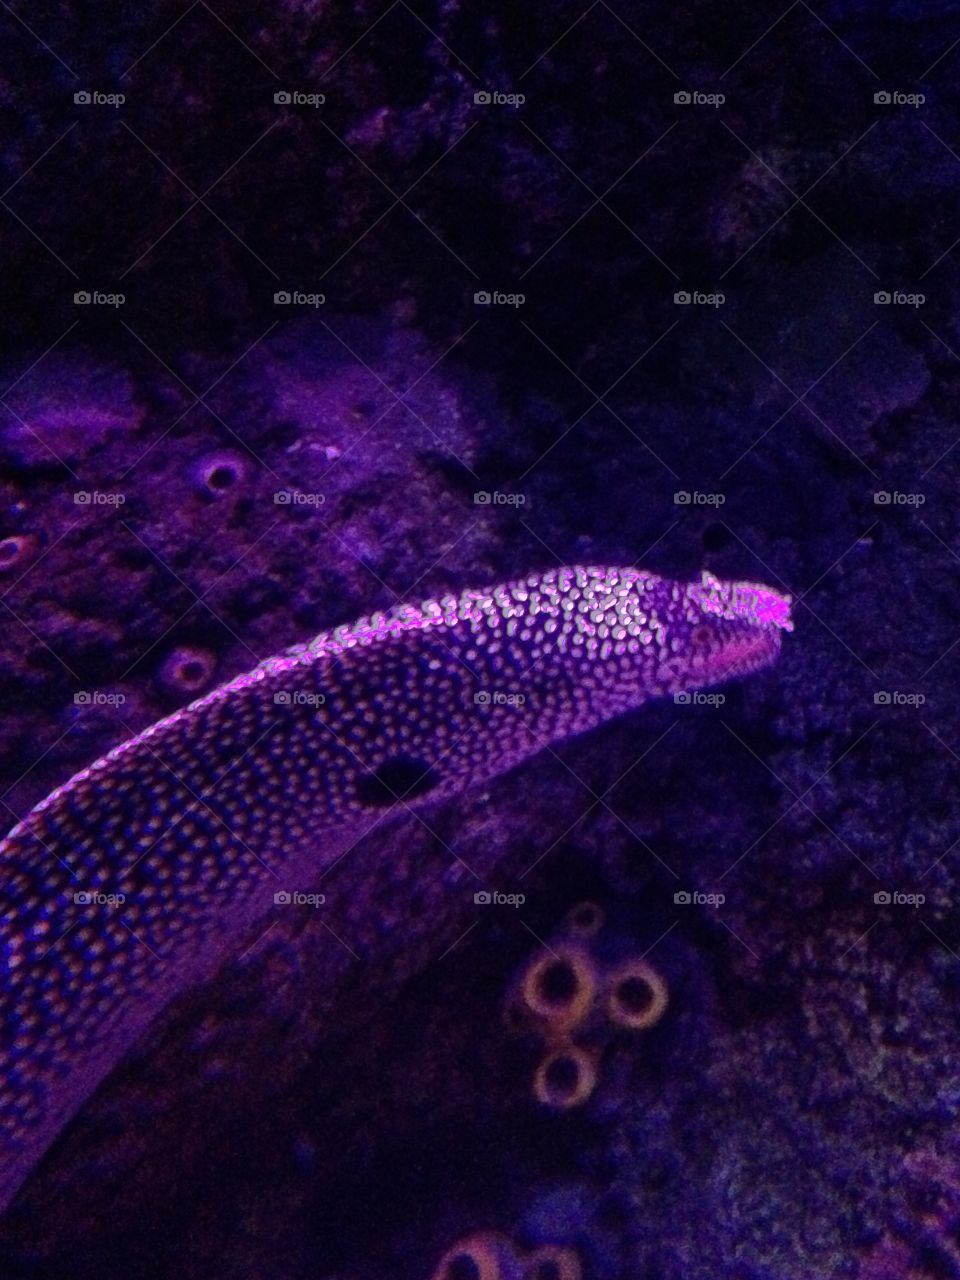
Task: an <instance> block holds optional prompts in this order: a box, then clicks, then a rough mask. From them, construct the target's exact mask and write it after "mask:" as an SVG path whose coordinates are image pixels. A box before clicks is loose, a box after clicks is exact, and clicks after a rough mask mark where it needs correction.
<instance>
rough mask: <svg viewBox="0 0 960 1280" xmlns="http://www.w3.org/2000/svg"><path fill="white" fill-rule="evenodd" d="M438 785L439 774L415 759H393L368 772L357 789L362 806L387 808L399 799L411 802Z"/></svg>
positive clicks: (422, 761)
mask: <svg viewBox="0 0 960 1280" xmlns="http://www.w3.org/2000/svg"><path fill="white" fill-rule="evenodd" d="M439 782H440V775H439V774H438V773H437V772H436V771H435V770H434V769H432V768H431V767H430V765H429V764H427V762H426V760H419V759H417V758H416V757H414V756H394V757H393V759H391V760H384V762H383V764H382V765H380V766H379V768H377V769H374V770H371V772H370V773H368V774H367V776H366V777H365V778H363V779H362V780H361V781H360V783H359V785H358V787H357V791H358V793H359V796H360V799H361V801H362V802H363V803H364V804H371V805H388V804H396V802H397V801H398V800H412V799H414V798H415V797H416V796H422V795H425V794H426V792H428V791H432V790H433V788H434V787H435V786H437V785H438V783H439Z"/></svg>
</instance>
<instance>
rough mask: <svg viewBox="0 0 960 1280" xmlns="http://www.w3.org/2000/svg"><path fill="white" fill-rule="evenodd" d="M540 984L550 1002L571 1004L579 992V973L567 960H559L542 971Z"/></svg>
mask: <svg viewBox="0 0 960 1280" xmlns="http://www.w3.org/2000/svg"><path fill="white" fill-rule="evenodd" d="M539 985H540V994H541V995H542V996H543V998H544V1000H545V1001H546V1002H547V1003H548V1004H554V1005H565V1004H569V1003H570V1001H571V1000H572V999H573V997H574V996H575V995H576V994H577V975H576V974H575V973H574V970H573V966H572V965H571V964H569V963H568V962H567V961H566V960H557V961H555V962H554V963H553V964H548V965H547V966H546V968H545V969H544V970H543V971H542V973H541V974H540V983H539Z"/></svg>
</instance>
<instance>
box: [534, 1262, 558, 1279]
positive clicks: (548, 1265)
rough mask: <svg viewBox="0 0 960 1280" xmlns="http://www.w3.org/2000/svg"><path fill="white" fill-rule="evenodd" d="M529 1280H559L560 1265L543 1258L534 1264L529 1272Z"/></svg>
mask: <svg viewBox="0 0 960 1280" xmlns="http://www.w3.org/2000/svg"><path fill="white" fill-rule="evenodd" d="M531 1280H561V1272H560V1263H559V1262H554V1261H553V1259H552V1258H543V1259H541V1261H540V1262H535V1263H534V1266H533V1271H532V1272H531Z"/></svg>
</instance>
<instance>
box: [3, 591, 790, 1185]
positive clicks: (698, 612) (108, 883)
mask: <svg viewBox="0 0 960 1280" xmlns="http://www.w3.org/2000/svg"><path fill="white" fill-rule="evenodd" d="M789 606H790V602H789V598H788V597H784V596H781V595H779V594H777V593H776V592H774V591H771V590H770V589H769V588H767V587H763V586H760V585H758V584H755V583H744V582H720V581H718V580H717V579H716V578H714V577H712V576H711V575H710V574H708V573H704V574H703V576H702V579H701V580H700V581H699V582H696V583H692V584H683V583H678V582H673V581H670V580H667V579H664V578H660V577H657V576H654V575H652V574H649V573H645V572H641V571H638V570H633V569H622V568H621V569H618V568H598V567H583V566H574V567H571V568H562V569H557V570H552V571H550V572H547V573H542V574H537V573H532V574H529V575H528V576H526V577H524V578H520V579H518V580H516V581H514V582H509V583H506V584H505V585H502V586H497V587H493V588H490V589H486V590H478V591H466V592H464V593H463V594H461V595H459V596H456V595H449V596H444V597H443V598H441V599H439V600H432V601H428V602H426V603H424V604H421V605H419V606H409V605H408V606H400V607H397V608H395V609H393V610H391V611H390V612H387V613H382V614H374V615H373V616H372V617H370V618H364V619H361V620H360V621H359V622H356V623H354V624H352V625H349V626H342V627H339V628H337V629H336V630H333V631H330V632H324V633H323V634H321V635H319V636H317V637H316V638H315V639H314V640H313V641H311V642H310V643H308V644H305V645H300V646H297V647H295V648H293V649H290V650H289V651H287V652H286V653H284V654H282V655H280V656H278V657H274V658H271V659H269V660H267V661H265V662H263V663H261V664H260V666H258V667H257V668H256V669H255V670H253V671H251V672H249V673H248V674H246V675H243V676H241V677H239V678H237V679H234V680H231V681H230V682H229V683H228V684H225V685H223V686H222V687H220V688H218V689H216V690H214V691H213V692H212V693H210V694H208V695H207V696H205V697H203V698H200V699H199V700H198V701H196V702H193V703H192V704H191V705H190V706H188V707H186V708H185V709H184V710H181V711H178V712H177V713H176V714H174V715H171V716H169V717H167V718H166V719H164V720H161V721H159V722H158V723H157V724H154V725H152V726H151V727H150V728H148V729H146V730H145V731H144V732H143V733H140V734H139V735H137V736H136V737H134V738H132V739H130V740H129V741H127V742H124V743H122V744H121V745H120V746H118V747H116V748H115V749H114V750H112V751H110V752H109V753H108V754H107V755H106V756H104V757H103V758H102V759H100V760H97V761H96V762H95V763H94V764H92V765H90V766H89V767H88V768H86V769H84V770H82V771H81V772H80V773H78V774H76V776H75V777H73V778H71V779H70V780H69V781H68V782H66V783H65V784H64V785H63V786H61V787H59V788H58V789H57V790H56V791H54V792H53V793H52V794H51V795H50V796H48V797H47V799H45V800H44V801H42V803H40V804H39V805H37V807H36V808H35V809H33V810H32V811H31V812H30V813H29V814H28V815H27V817H26V818H25V819H24V820H23V821H22V822H20V823H19V824H18V825H17V826H16V827H14V829H13V830H12V831H11V832H10V834H9V835H8V836H7V838H6V839H5V840H4V841H3V842H2V843H0V867H2V881H0V1209H2V1208H3V1207H5V1206H6V1205H7V1204H9V1203H10V1201H11V1200H12V1198H13V1197H14V1195H15V1194H16V1192H17V1190H18V1188H19V1187H20V1185H21V1183H22V1182H23V1180H24V1178H25V1177H26V1176H27V1174H28V1173H29V1171H30V1170H31V1169H32V1167H33V1166H34V1165H35V1164H36V1163H37V1161H38V1160H39V1159H40V1157H41V1156H42V1154H43V1153H44V1151H45V1150H46V1148H47V1147H48V1146H49V1144H50V1143H51V1141H52V1140H53V1138H54V1137H55V1136H56V1134H57V1133H58V1132H59V1131H60V1129H61V1128H62V1127H63V1126H64V1124H65V1123H66V1122H67V1121H68V1120H69V1119H70V1117H71V1116H72V1115H73V1113H74V1112H75V1111H76V1110H77V1108H78V1107H79V1106H80V1104H81V1103H82V1102H83V1100H84V1099H85V1098H86V1097H87V1096H88V1095H89V1094H90V1093H91V1092H92V1091H93V1089H94V1088H95V1087H96V1086H97V1084H98V1083H99V1082H100V1081H101V1080H102V1079H103V1077H104V1076H105V1075H106V1073H107V1072H108V1071H109V1070H110V1069H111V1068H112V1067H113V1066H114V1065H115V1064H116V1063H117V1062H118V1061H119V1059H120V1058H122V1057H123V1056H124V1055H125V1054H126V1053H127V1051H128V1050H130V1049H131V1048H132V1046H133V1045H134V1043H135V1041H136V1040H137V1038H138V1037H140V1036H141V1035H142V1034H143V1033H144V1031H145V1029H146V1028H147V1026H148V1025H149V1024H150V1022H151V1021H152V1020H153V1019H154V1018H155V1017H156V1016H157V1014H158V1013H159V1012H160V1011H161V1010H162V1009H163V1007H164V1006H165V1005H166V1004H168V1003H169V1002H170V1000H171V999H172V998H173V997H174V996H175V995H177V994H178V993H180V992H182V991H184V990H186V989H188V988H189V987H191V986H195V985H197V984H198V983H200V982H202V981H204V980H206V979H209V978H210V977H211V976H212V975H213V974H214V972H215V971H216V970H217V968H218V967H219V966H220V965H222V963H223V962H224V961H225V960H227V959H229V958H230V957H231V956H235V955H236V954H237V953H238V952H239V951H240V950H241V949H242V947H243V946H244V945H246V944H248V943H249V941H250V940H251V938H253V937H254V936H256V934H257V932H258V930H260V929H262V927H263V922H264V918H265V917H267V916H269V914H270V911H271V909H272V907H273V904H274V901H275V899H274V895H275V894H276V893H278V892H284V891H286V889H288V888H294V889H301V890H302V889H303V888H309V886H310V884H311V881H313V882H315V880H316V877H317V875H318V873H320V872H321V871H322V870H323V869H324V868H327V867H329V866H330V865H331V863H332V862H334V861H335V860H336V859H337V858H339V857H340V856H342V855H343V854H344V852H345V851H346V850H348V849H349V848H350V847H351V846H352V844H354V843H355V842H356V841H357V840H359V839H360V838H361V837H362V836H363V835H364V834H365V833H366V832H367V831H368V830H369V829H370V828H371V826H373V825H375V824H376V823H377V822H378V821H382V820H383V818H384V816H385V815H386V814H387V813H388V812H389V811H390V810H391V809H393V810H397V809H402V808H403V806H404V805H409V804H417V803H420V802H421V798H429V799H430V800H431V801H432V800H434V799H442V798H445V797H450V796H453V795H455V794H457V793H458V792H460V791H462V790H464V789H465V788H468V787H470V786H474V785H476V784H478V783H482V782H484V781H485V780H488V779H490V778H492V777H494V776H495V775H497V774H500V773H503V772H505V771H506V770H508V769H511V768H512V767H514V766H515V765H517V764H519V763H520V762H521V761H523V760H526V759H528V758H529V757H531V756H533V755H536V754H537V753H538V752H539V751H540V750H542V749H543V748H544V747H545V746H547V744H549V743H555V742H558V741H560V740H562V739H565V738H568V737H570V736H572V735H574V734H578V733H582V732H584V731H585V730H588V729H590V728H592V727H594V726H595V725H599V724H600V723H602V722H603V721H606V720H608V719H610V718H612V717H614V716H617V715H620V714H621V713H623V712H625V711H627V710H629V709H631V708H633V707H636V706H638V705H640V704H641V703H643V702H646V701H647V700H648V699H651V698H656V697H662V696H664V695H670V694H672V693H676V692H680V691H684V690H693V689H697V688H702V687H704V686H706V685H712V684H716V683H718V682H720V681H722V680H726V679H728V678H729V677H733V676H740V675H744V674H746V673H748V672H751V671H755V670H757V669H758V668H760V667H763V666H766V665H767V664H769V663H771V662H772V661H773V660H774V659H775V657H776V656H777V653H778V651H779V647H780V633H781V631H782V630H790V629H792V623H791V621H790V607H789Z"/></svg>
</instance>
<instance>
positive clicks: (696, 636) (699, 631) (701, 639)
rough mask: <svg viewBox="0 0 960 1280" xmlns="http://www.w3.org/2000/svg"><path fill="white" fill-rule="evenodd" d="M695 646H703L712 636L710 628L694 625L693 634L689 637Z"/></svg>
mask: <svg viewBox="0 0 960 1280" xmlns="http://www.w3.org/2000/svg"><path fill="white" fill-rule="evenodd" d="M690 638H691V640H692V641H693V643H694V644H695V645H696V646H697V648H705V647H706V646H707V645H708V644H709V643H710V641H711V639H712V638H713V632H712V630H711V629H710V628H709V627H707V626H702V625H701V626H699V627H694V629H693V635H692V636H691V637H690Z"/></svg>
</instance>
